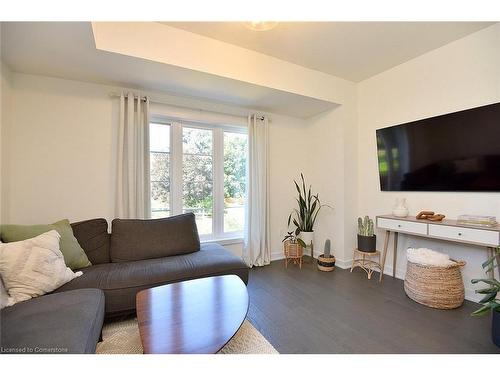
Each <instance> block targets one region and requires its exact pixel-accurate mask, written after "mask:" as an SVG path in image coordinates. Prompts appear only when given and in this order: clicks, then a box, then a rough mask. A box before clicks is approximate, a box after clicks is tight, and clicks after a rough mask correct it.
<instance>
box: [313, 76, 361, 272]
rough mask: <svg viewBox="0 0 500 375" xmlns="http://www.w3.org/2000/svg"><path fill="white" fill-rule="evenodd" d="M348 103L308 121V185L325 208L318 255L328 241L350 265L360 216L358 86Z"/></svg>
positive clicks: (317, 242)
mask: <svg viewBox="0 0 500 375" xmlns="http://www.w3.org/2000/svg"><path fill="white" fill-rule="evenodd" d="M345 93H346V95H345V98H346V100H345V102H344V104H342V105H341V106H339V107H337V108H335V109H332V110H329V111H326V112H324V113H321V114H319V115H317V116H314V117H313V118H310V119H309V120H308V122H307V141H308V143H309V144H308V159H307V172H308V173H307V175H306V179H307V180H308V181H307V182H308V183H311V184H312V186H313V191H314V192H317V193H319V197H320V199H321V202H322V203H324V204H328V205H330V206H332V207H333V209H330V208H328V207H325V208H322V211H321V212H320V214H319V215H318V220H317V223H316V228H315V235H314V237H315V253H316V254H317V255H318V254H322V253H323V252H324V251H323V250H324V244H325V240H326V239H330V240H331V242H332V249H331V251H332V254H333V255H335V257H336V264H337V265H338V266H341V267H347V266H348V265H349V259H350V258H352V251H353V248H354V247H355V242H354V241H355V238H356V236H355V230H356V226H355V225H354V224H353V223H354V222H355V216H356V214H357V185H356V178H357V174H356V173H353V172H354V171H355V170H356V167H357V163H356V160H357V152H356V150H357V147H356V137H357V132H356V97H355V95H356V87H355V84H352V85H351V86H350V87H346V88H345Z"/></svg>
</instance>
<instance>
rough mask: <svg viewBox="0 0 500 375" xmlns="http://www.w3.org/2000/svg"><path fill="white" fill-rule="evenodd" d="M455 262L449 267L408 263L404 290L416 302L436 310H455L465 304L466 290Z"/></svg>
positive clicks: (462, 263)
mask: <svg viewBox="0 0 500 375" xmlns="http://www.w3.org/2000/svg"><path fill="white" fill-rule="evenodd" d="M463 266H465V262H464V261H455V264H453V265H450V266H448V267H437V266H429V265H423V264H417V263H412V262H410V261H408V265H407V269H406V276H405V282H404V288H405V292H406V295H407V296H408V297H410V298H411V299H412V300H414V301H415V302H418V303H420V304H422V305H425V306H429V307H433V308H435V309H454V308H457V307H459V306H461V305H462V304H463V303H464V298H465V289H464V283H463V281H462V274H461V272H460V267H463Z"/></svg>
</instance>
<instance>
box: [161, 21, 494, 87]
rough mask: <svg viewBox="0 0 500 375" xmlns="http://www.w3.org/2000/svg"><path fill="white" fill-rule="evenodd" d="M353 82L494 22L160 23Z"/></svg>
mask: <svg viewBox="0 0 500 375" xmlns="http://www.w3.org/2000/svg"><path fill="white" fill-rule="evenodd" d="M163 23H165V24H167V25H170V26H174V27H178V28H181V29H184V30H187V31H190V32H193V33H196V34H201V35H204V36H208V37H211V38H214V39H218V40H220V41H224V42H227V43H231V44H234V45H238V46H240V47H244V48H247V49H250V50H254V51H257V52H261V53H264V54H266V55H270V56H273V57H276V58H279V59H281V60H285V61H289V62H292V63H295V64H298V65H302V66H304V67H307V68H311V69H315V70H319V71H322V72H325V73H329V74H332V75H335V76H337V77H341V78H344V79H348V80H351V81H355V82H359V81H362V80H364V79H366V78H369V77H371V76H374V75H376V74H378V73H381V72H383V71H385V70H387V69H390V68H392V67H394V66H396V65H399V64H401V63H403V62H405V61H408V60H411V59H412V58H415V57H417V56H419V55H422V54H424V53H426V52H428V51H431V50H433V49H436V48H438V47H441V46H443V45H445V44H447V43H450V42H452V41H454V40H457V39H460V38H462V37H464V36H466V35H468V34H471V33H473V32H475V31H478V30H480V29H482V28H485V27H487V26H490V25H492V24H493V23H494V22H283V23H279V24H278V26H277V27H276V28H274V29H272V30H270V31H252V30H249V29H248V28H246V27H245V26H244V24H243V23H242V22H163Z"/></svg>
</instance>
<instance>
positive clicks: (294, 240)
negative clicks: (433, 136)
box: [281, 231, 306, 247]
mask: <svg viewBox="0 0 500 375" xmlns="http://www.w3.org/2000/svg"><path fill="white" fill-rule="evenodd" d="M286 240H290V243H293V244H296V243H298V244H299V245H300V246H302V247H306V244H305V242H304V241H302V239H300V238H298V237H297V236H296V235H295V232H293V231H292V232H287V235H286V236H285V238H283V241H281V242H285V241H286Z"/></svg>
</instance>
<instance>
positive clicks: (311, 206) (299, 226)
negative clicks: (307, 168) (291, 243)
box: [288, 173, 331, 236]
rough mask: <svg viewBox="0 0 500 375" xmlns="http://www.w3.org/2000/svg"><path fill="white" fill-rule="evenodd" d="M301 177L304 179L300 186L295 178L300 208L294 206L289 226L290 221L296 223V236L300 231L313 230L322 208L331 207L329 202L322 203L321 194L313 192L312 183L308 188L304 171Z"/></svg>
mask: <svg viewBox="0 0 500 375" xmlns="http://www.w3.org/2000/svg"><path fill="white" fill-rule="evenodd" d="M300 178H301V180H302V184H301V186H299V184H298V183H297V181H295V180H293V182H294V184H295V188H296V189H297V193H299V196H298V198H297V203H298V205H299V208H298V209H297V208H294V209H293V211H292V213H291V214H290V215H289V216H288V226H290V223H293V225H295V227H296V229H295V235H296V236H298V235H299V233H300V232H312V231H313V228H314V223H315V222H316V218H317V217H318V213H319V211H320V210H321V208H322V207H325V206H326V207H329V208H331V207H330V206H328V205H327V204H321V202H320V200H319V194H316V195H314V194H312V193H311V185H309V189H308V190H306V183H305V181H304V175H303V174H302V173H301V174H300Z"/></svg>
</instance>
